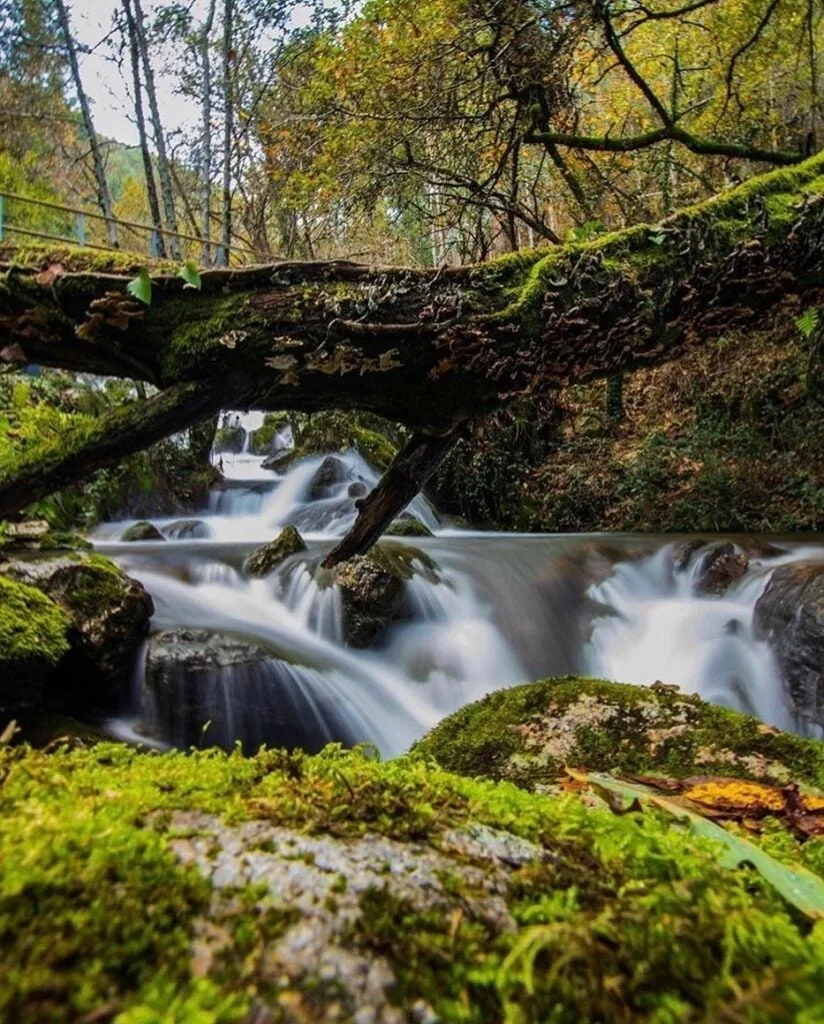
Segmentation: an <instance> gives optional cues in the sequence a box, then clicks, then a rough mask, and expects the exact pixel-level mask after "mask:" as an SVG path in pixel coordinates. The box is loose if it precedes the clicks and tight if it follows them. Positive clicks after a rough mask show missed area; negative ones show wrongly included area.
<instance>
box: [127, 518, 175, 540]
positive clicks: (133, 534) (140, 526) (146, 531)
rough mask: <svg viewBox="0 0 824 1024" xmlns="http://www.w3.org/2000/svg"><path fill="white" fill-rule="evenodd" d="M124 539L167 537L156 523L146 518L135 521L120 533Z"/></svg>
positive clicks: (157, 538) (163, 538) (158, 538)
mask: <svg viewBox="0 0 824 1024" xmlns="http://www.w3.org/2000/svg"><path fill="white" fill-rule="evenodd" d="M120 539H121V540H122V541H128V542H131V541H137V540H165V539H166V538H165V537H164V536H163V534H162V533H161V532H160V530H158V528H157V527H156V526H155V525H154V523H149V522H147V521H146V520H145V519H143V520H141V521H140V522H139V523H133V524H132V525H131V526H129V527H127V528H126V529H125V530H124V531H123V533H122V534H121V535H120Z"/></svg>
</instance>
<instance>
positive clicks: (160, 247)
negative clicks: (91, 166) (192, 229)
mask: <svg viewBox="0 0 824 1024" xmlns="http://www.w3.org/2000/svg"><path fill="white" fill-rule="evenodd" d="M123 10H124V11H125V12H126V31H127V33H128V37H129V59H130V61H131V65H132V83H133V88H134V115H135V120H136V122H137V134H138V138H139V140H140V154H141V156H142V157H143V173H144V175H145V176H146V196H147V197H148V200H149V214H150V216H151V218H152V226H153V227H154V228H155V231H156V232H157V235H156V237H157V255H158V256H160V257H161V258H165V256H166V240H165V238H164V237H163V232H162V230H161V229H162V227H163V220H162V218H161V216H160V202H159V200H158V198H157V185H156V184H155V176H154V166H153V164H152V154H151V152H150V151H149V140H148V137H147V135H146V117H145V114H144V112H143V86H142V84H141V81H140V50H139V47H138V41H137V27H136V25H135V20H134V15H133V13H132V5H131V0H123Z"/></svg>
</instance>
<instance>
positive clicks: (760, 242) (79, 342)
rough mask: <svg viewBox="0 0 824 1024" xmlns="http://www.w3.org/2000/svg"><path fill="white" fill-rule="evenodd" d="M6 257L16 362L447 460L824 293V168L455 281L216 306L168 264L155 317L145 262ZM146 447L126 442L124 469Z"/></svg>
mask: <svg viewBox="0 0 824 1024" xmlns="http://www.w3.org/2000/svg"><path fill="white" fill-rule="evenodd" d="M2 258H3V254H2V253H0V259H2ZM15 258H16V259H17V262H18V264H21V265H17V264H12V262H11V261H12V260H13V259H15ZM4 259H5V273H4V275H3V277H2V279H0V330H2V331H3V341H2V342H0V346H2V348H0V358H3V359H5V360H7V361H16V362H20V363H25V362H32V363H39V364H42V365H46V366H56V367H63V368H66V369H71V370H85V371H88V372H91V373H98V374H111V375H116V376H128V377H131V378H134V379H137V380H144V381H147V382H150V383H152V384H155V385H157V386H158V387H160V388H161V389H163V390H164V391H167V390H168V389H176V388H180V387H181V386H185V385H190V384H191V385H199V386H200V387H202V388H203V389H205V390H204V391H203V392H200V391H198V394H209V395H210V396H214V397H215V398H216V397H217V395H216V391H217V392H219V394H220V403H221V404H222V405H223V407H224V408H231V407H235V408H254V409H261V410H283V409H294V410H303V411H308V412H312V411H316V410H320V409H328V408H342V409H364V410H369V411H372V412H375V413H378V414H380V415H383V416H386V417H388V418H390V419H392V420H394V421H399V422H402V423H404V424H406V425H407V426H410V427H411V428H412V429H413V430H414V431H416V433H417V434H419V435H421V436H422V438H424V439H426V440H421V442H420V443H421V446H422V447H421V449H420V451H421V452H423V451H424V450H430V451H431V452H432V453H434V452H435V451H440V442H439V441H438V440H437V439H440V438H444V437H446V436H447V435H452V433H453V432H454V431H455V430H456V428H457V427H458V426H459V425H460V424H461V423H462V422H463V421H465V420H467V419H475V418H478V417H480V416H483V415H485V414H486V413H487V412H489V411H491V410H492V409H494V408H495V407H496V406H499V405H501V404H502V403H505V402H507V401H509V400H511V399H513V398H515V397H523V396H525V395H526V396H529V395H531V394H539V393H541V392H544V391H548V390H551V391H554V390H557V389H558V388H560V387H563V386H564V385H566V384H568V383H571V382H580V381H585V380H590V379H592V378H594V377H599V376H605V375H608V374H611V373H614V372H616V371H618V370H627V369H632V368H633V367H636V366H640V365H648V364H651V363H656V362H661V361H663V360H665V359H668V358H672V357H674V356H676V355H679V354H680V353H681V352H683V351H684V350H685V349H687V348H688V347H690V346H693V345H697V344H702V343H704V342H706V341H710V340H712V339H714V338H717V337H719V336H720V335H721V334H722V333H723V332H724V331H726V330H727V329H728V328H729V327H731V326H733V325H740V324H741V323H745V322H747V321H748V320H752V319H753V318H755V317H756V316H758V314H759V313H761V312H762V311H763V310H765V309H767V308H769V307H770V306H772V305H773V304H775V303H776V302H777V301H779V300H781V299H784V298H785V297H786V295H787V294H801V295H803V294H811V293H813V292H814V290H815V289H817V288H820V287H821V286H822V285H824V153H822V154H818V155H817V156H815V157H813V158H812V159H810V160H808V161H806V162H805V163H803V164H801V165H799V166H797V167H795V168H791V169H786V170H780V171H775V172H772V173H771V174H767V175H764V176H762V177H759V178H754V179H752V180H750V181H748V182H746V183H745V184H743V185H741V186H739V187H738V188H736V189H733V190H730V191H729V192H727V193H724V194H722V195H720V196H717V197H715V198H714V199H711V200H709V201H707V202H706V203H703V204H701V205H700V206H696V207H693V208H690V209H685V210H682V211H679V212H678V213H676V214H674V215H673V216H671V217H669V218H667V219H666V220H665V221H663V222H661V223H660V224H658V225H653V226H650V225H640V226H636V227H632V228H628V229H626V230H624V231H619V232H615V233H613V234H611V235H606V236H604V237H602V238H599V239H596V240H595V241H592V242H587V243H575V244H570V245H566V246H558V247H555V248H552V249H541V250H537V251H532V252H525V253H515V254H511V255H508V256H505V257H502V258H501V259H498V260H494V261H492V262H490V263H488V264H484V265H481V266H476V267H456V268H442V269H441V270H439V271H438V272H437V273H433V272H432V271H431V270H430V271H425V270H420V269H407V268H397V267H395V268H393V267H365V266H361V265H358V264H353V263H348V262H340V261H336V262H335V261H333V262H329V263H317V262H314V263H279V264H274V265H272V266H266V267H252V268H247V269H241V270H234V269H213V270H208V271H204V272H203V274H202V281H201V291H200V292H197V291H194V290H192V289H190V288H186V287H185V284H184V281H183V280H181V279H180V278H179V277H177V276H176V268H175V267H174V266H173V265H170V264H168V263H165V264H157V265H156V266H155V267H153V278H152V280H153V288H152V300H151V304H150V305H148V306H144V305H141V304H140V303H139V302H137V301H135V300H134V299H132V298H131V296H129V295H128V293H127V292H126V285H127V283H128V281H129V280H130V278H131V277H132V276H133V275H134V273H135V272H136V271H137V269H138V265H137V264H136V263H135V262H134V257H129V256H127V255H122V254H112V255H109V254H106V255H104V256H101V255H99V254H95V255H89V254H88V253H86V252H83V251H82V250H74V251H67V252H60V253H54V252H51V253H44V252H42V251H41V252H40V253H34V252H32V251H30V252H28V253H14V252H9V251H6V253H5V257H4ZM93 267H94V268H96V269H93ZM205 405H208V409H206V410H205V411H204V407H203V404H201V403H199V402H196V403H193V406H192V408H191V410H189V412H187V410H186V408H185V406H183V407H181V408H180V410H179V413H176V414H175V416H174V418H173V422H174V425H173V426H170V431H171V430H179V429H182V428H183V427H184V426H186V425H187V422H186V421H187V416H188V422H194V421H195V420H197V419H199V418H202V416H203V415H208V414H209V413H210V412H212V411H213V409H214V405H213V403H212V400H211V399H210V400H209V401H208V402H205ZM160 422H162V421H160ZM170 422H171V421H170ZM157 429H160V427H159V426H158V428H157ZM143 440H144V435H143V434H137V435H135V437H134V438H133V439H130V440H129V441H128V442H127V441H126V439H125V437H124V436H123V435H118V438H117V444H115V443H114V441H112V442H111V444H110V446H109V449H110V454H111V453H114V454H113V457H119V456H118V454H117V453H120V454H121V455H122V454H125V449H126V448H130V450H136V449H137V448H139V447H141V446H142V443H143ZM147 443H148V442H147ZM132 445H134V446H136V447H131V446H132ZM405 454H406V455H407V456H408V455H409V454H410V453H405ZM32 458H34V456H32ZM108 458H109V455H107V454H106V440H105V439H104V438H97V439H95V441H94V442H93V443H90V446H89V448H88V449H87V450H86V452H85V454H84V452H83V450H82V446H81V448H80V449H78V451H77V452H76V453H74V455H73V460H74V461H73V462H72V466H73V471H74V472H77V473H78V474H80V473H85V472H90V471H91V470H93V469H95V468H98V467H99V466H100V465H102V464H103V462H102V461H101V460H104V459H108ZM403 458H404V456H403V455H402V456H401V459H402V460H403ZM418 458H421V455H420V453H419V454H418V455H416V459H418ZM41 460H42V461H41V467H42V468H41V473H42V475H43V478H44V479H43V482H42V484H38V485H37V488H36V489H37V490H38V491H39V492H44V493H48V489H54V488H56V487H57V486H60V482H61V480H62V479H63V478H64V476H65V473H64V472H63V471H62V470H58V469H57V468H56V467H57V465H60V463H59V460H58V463H53V462H52V461H50V459H48V458H45V457H44V456H42V455H41ZM29 461H31V460H29ZM425 462H426V460H425V459H424V460H423V463H421V464H420V465H418V466H417V467H416V468H414V470H412V472H411V475H410V476H409V477H408V479H407V478H406V477H404V478H403V482H402V483H401V476H400V475H399V474H402V473H406V469H404V465H406V464H405V463H404V462H403V461H402V462H401V463H400V464H399V465H396V466H395V467H394V468H395V469H396V472H395V474H393V473H392V470H390V471H389V473H388V474H387V478H385V479H384V480H383V481H381V483H380V484H379V487H378V492H377V494H376V495H375V496H370V498H369V499H368V503H364V508H363V509H362V510H361V516H360V517H359V520H358V524H356V527H355V532H356V538H357V539H351V540H350V541H349V542H348V544H344V545H341V546H340V547H341V549H342V550H343V551H348V552H349V553H350V554H351V553H352V552H354V551H355V550H364V549H365V548H364V545H366V546H368V544H369V543H371V542H373V541H374V539H376V537H377V536H379V534H380V531H381V529H382V528H383V525H385V521H387V519H386V517H387V515H388V514H389V513H388V510H389V509H390V507H391V506H393V505H394V504H396V503H397V501H398V500H399V498H398V497H395V498H394V499H392V500H390V495H392V494H394V495H396V496H397V495H401V494H406V493H408V492H409V491H410V489H411V487H412V486H413V485H414V481H415V480H416V479H417V480H419V481H420V480H421V479H422V478H423V477H422V473H423V472H425V466H424V463H425ZM20 472H21V470H20V468H19V467H15V466H11V467H3V468H2V469H0V493H3V494H6V495H8V497H7V498H6V499H5V500H4V502H3V504H2V509H0V514H9V513H10V512H12V511H15V510H16V509H17V508H20V507H22V506H21V505H16V503H17V502H19V501H21V500H22V499H23V498H24V497H26V496H27V495H29V494H30V493H32V488H33V484H32V483H31V481H32V480H33V478H34V476H36V475H37V471H36V469H35V467H34V466H33V464H30V465H27V467H26V470H25V472H26V480H27V481H28V482H27V483H26V485H25V486H23V485H22V484H19V485H17V484H15V479H16V477H18V476H19V474H20ZM418 486H420V484H419V483H418ZM412 496H413V495H412V494H410V498H411V497H412ZM341 557H344V556H341Z"/></svg>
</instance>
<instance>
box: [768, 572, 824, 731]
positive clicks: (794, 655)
mask: <svg viewBox="0 0 824 1024" xmlns="http://www.w3.org/2000/svg"><path fill="white" fill-rule="evenodd" d="M754 626H755V635H756V637H757V638H759V639H762V640H767V641H768V642H769V644H770V646H771V647H772V649H773V651H774V653H775V657H776V659H777V661H778V667H779V670H780V672H781V675H782V677H783V679H784V683H785V685H786V687H787V691H788V693H789V695H790V697H791V699H792V702H793V705H794V707H795V710H796V713H797V714H798V715H799V717H800V719H801V721H802V722H806V723H810V724H815V725H817V726H824V560H822V561H812V560H811V561H804V562H793V563H791V564H789V565H781V566H779V567H778V568H777V569H775V570H774V571H773V573H772V576H771V577H770V582H769V583H768V584H767V586H766V588H765V590H764V593H763V594H762V595H761V597H760V598H759V599H758V601H757V602H756V605H755V615H754Z"/></svg>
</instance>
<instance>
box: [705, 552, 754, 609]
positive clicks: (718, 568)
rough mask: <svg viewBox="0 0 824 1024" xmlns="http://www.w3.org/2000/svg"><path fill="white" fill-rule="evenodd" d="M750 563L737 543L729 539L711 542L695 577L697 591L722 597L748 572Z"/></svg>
mask: <svg viewBox="0 0 824 1024" xmlns="http://www.w3.org/2000/svg"><path fill="white" fill-rule="evenodd" d="M749 565H750V559H749V556H748V555H746V554H745V553H744V552H743V551H740V550H739V549H738V548H737V547H736V545H735V544H731V543H730V542H728V541H727V542H723V543H717V544H711V545H710V546H709V547H708V549H707V550H706V551H705V552H704V554H702V555H701V560H700V563H699V565H698V568H697V571H696V577H695V589H696V592H697V593H699V594H707V595H711V596H713V597H720V596H721V595H722V594H725V593H726V592H727V590H729V588H730V586H732V584H733V583H735V582H737V581H738V580H740V579H741V577H742V576H744V575H745V574H746V572H747V569H748V568H749Z"/></svg>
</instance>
